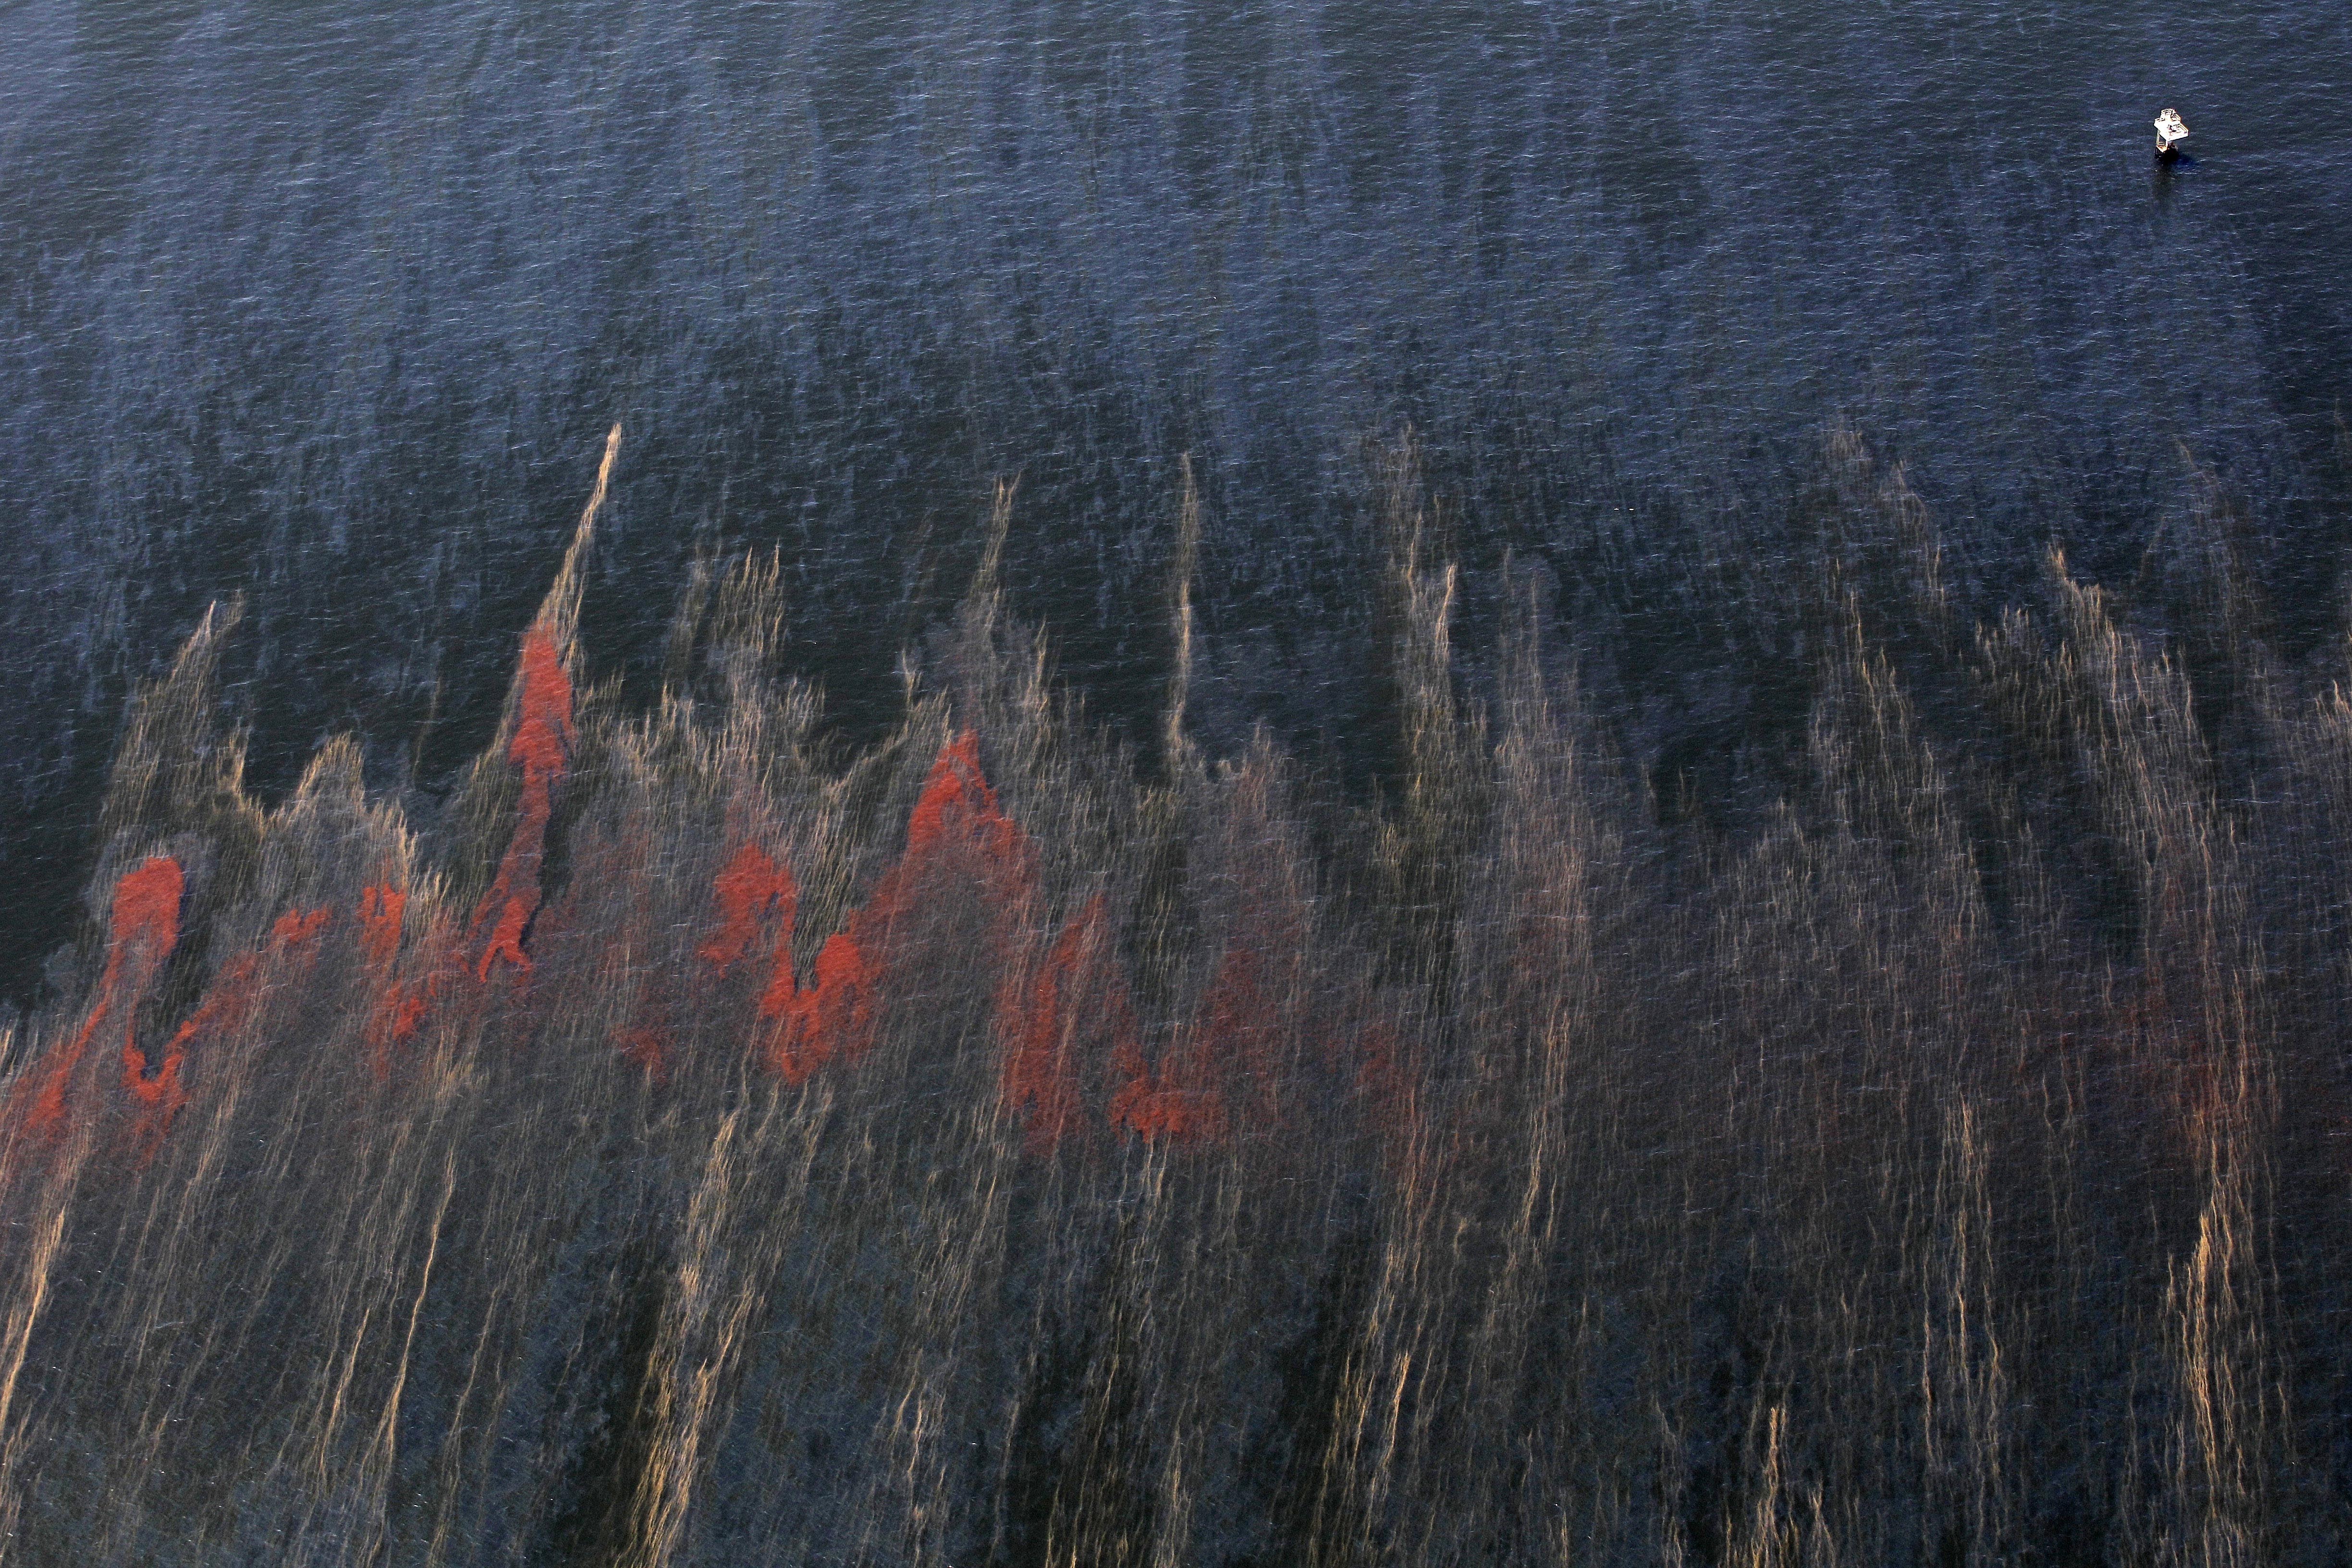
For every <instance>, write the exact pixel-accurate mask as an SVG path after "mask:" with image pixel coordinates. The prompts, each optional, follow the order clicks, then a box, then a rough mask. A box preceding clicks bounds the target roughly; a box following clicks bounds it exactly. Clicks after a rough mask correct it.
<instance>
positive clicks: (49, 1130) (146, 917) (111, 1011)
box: [25, 855, 187, 1135]
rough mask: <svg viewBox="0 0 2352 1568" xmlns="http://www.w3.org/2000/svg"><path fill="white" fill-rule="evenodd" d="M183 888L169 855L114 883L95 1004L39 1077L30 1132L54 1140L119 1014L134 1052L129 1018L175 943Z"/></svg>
mask: <svg viewBox="0 0 2352 1568" xmlns="http://www.w3.org/2000/svg"><path fill="white" fill-rule="evenodd" d="M186 885H187V883H186V879H185V878H184V876H183V875H182V874H181V871H180V863H179V862H178V861H177V860H174V859H173V858H172V857H170V856H169V855H151V856H149V857H148V858H146V859H144V860H142V861H141V862H140V863H139V864H138V865H137V866H136V867H134V868H131V870H129V871H126V872H124V873H123V874H122V876H121V878H120V879H117V881H116V882H115V884H114V903H113V908H112V910H111V912H110V916H109V919H108V921H107V933H106V973H105V974H104V975H103V976H102V977H100V980H99V983H98V1000H97V1001H96V1002H95V1003H93V1004H92V1005H91V1006H90V1010H89V1017H87V1018H85V1019H84V1020H83V1021H82V1026H81V1028H80V1030H79V1032H78V1033H77V1034H76V1035H75V1036H74V1038H73V1043H72V1044H71V1045H69V1046H68V1047H66V1048H65V1049H64V1050H62V1051H59V1052H58V1053H56V1056H55V1058H54V1059H53V1060H52V1061H51V1062H50V1064H49V1066H48V1068H47V1071H45V1072H44V1073H43V1074H42V1076H41V1079H40V1089H38V1090H37V1092H36V1093H35V1094H34V1096H33V1103H32V1107H31V1109H30V1110H28V1111H27V1112H26V1117H25V1121H26V1125H27V1126H28V1127H29V1128H31V1129H32V1130H33V1131H36V1132H39V1133H43V1134H47V1135H53V1134H55V1133H56V1132H57V1131H58V1130H59V1129H60V1128H61V1127H63V1125H64V1124H65V1114H66V1089H67V1087H68V1085H69V1084H70V1083H71V1081H72V1079H73V1076H74V1073H75V1071H76V1069H78V1068H79V1067H80V1066H81V1061H82V1058H83V1055H84V1054H85V1053H86V1052H87V1051H88V1050H89V1043H90V1041H91V1040H92V1039H93V1038H94V1037H96V1036H97V1034H98V1031H99V1029H100V1027H101V1026H104V1025H105V1024H106V1022H107V1021H108V1020H109V1019H110V1018H111V1017H113V1016H115V1015H117V1014H118V1013H119V1014H121V1015H122V1019H123V1024H122V1046H123V1050H124V1051H125V1052H126V1053H128V1054H135V1053H136V1051H137V1047H136V1045H135V1044H134V1043H133V1042H132V1040H131V1013H132V1012H133V1011H134V1010H135V1009H136V1007H137V1006H138V1004H139V1000H140V998H141V997H142V995H144V994H145V993H146V990H147V987H148V985H149V984H151V983H152V981H153V979H154V977H155V972H156V971H157V970H158V969H161V968H162V967H163V961H164V960H165V959H167V958H169V957H170V956H171V953H172V949H173V947H174V946H175V945H177V943H178V942H179V940H180V896H181V894H182V893H183V892H184V890H185V889H186Z"/></svg>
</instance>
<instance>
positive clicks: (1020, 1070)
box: [996, 893, 1139, 1154]
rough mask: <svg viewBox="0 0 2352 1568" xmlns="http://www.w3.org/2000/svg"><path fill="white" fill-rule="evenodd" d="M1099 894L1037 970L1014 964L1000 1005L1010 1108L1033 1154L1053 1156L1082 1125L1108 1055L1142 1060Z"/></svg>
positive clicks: (1005, 1093)
mask: <svg viewBox="0 0 2352 1568" xmlns="http://www.w3.org/2000/svg"><path fill="white" fill-rule="evenodd" d="M1111 934H1112V933H1111V925H1110V916H1109V906H1108V900H1105V899H1104V897H1103V895H1102V894H1100V893H1097V894H1096V895H1095V896H1094V897H1093V898H1091V899H1089V900H1087V906H1086V908H1085V909H1084V910H1080V911H1079V912H1078V913H1077V914H1076V916H1074V917H1073V918H1072V919H1071V920H1070V921H1069V922H1068V923H1067V924H1066V925H1064V926H1063V928H1062V930H1061V932H1060V934H1059V935H1058V936H1056V937H1055V940H1054V945H1053V947H1052V948H1051V950H1049V951H1048V952H1047V953H1046V954H1045V962H1044V963H1042V964H1039V965H1038V966H1037V967H1036V969H1035V971H1034V973H1024V972H1022V971H1020V970H1010V971H1008V973H1007V977H1006V981H1005V984H1004V986H1003V989H1002V990H1001V991H1000V993H999V994H998V997H997V1003H996V1018H997V1029H998V1032H999V1035H1000V1037H1002V1040H1003V1050H1004V1068H1003V1079H1002V1088H1003V1096H1004V1104H1005V1108H1006V1109H1007V1110H1010V1111H1011V1112H1013V1114H1014V1115H1015V1116H1018V1117H1020V1118H1021V1119H1022V1135H1023V1138H1024V1141H1025V1142H1026V1143H1027V1144H1028V1146H1029V1148H1030V1150H1031V1152H1034V1153H1039V1154H1050V1153H1052V1152H1054V1151H1055V1149H1057V1148H1059V1147H1060V1146H1061V1144H1062V1142H1064V1141H1065V1140H1066V1139H1067V1138H1069V1137H1070V1136H1071V1135H1073V1134H1074V1133H1076V1131H1078V1130H1079V1128H1080V1127H1081V1126H1082V1125H1083V1120H1082V1119H1083V1114H1084V1102H1085V1098H1086V1086H1087V1078H1088V1075H1089V1072H1090V1071H1096V1070H1099V1068H1098V1067H1097V1066H1095V1064H1096V1062H1097V1061H1099V1060H1100V1059H1101V1058H1104V1057H1108V1058H1114V1059H1117V1058H1138V1057H1139V1048H1138V1047H1137V1044H1136V1031H1135V1015H1134V1010H1133V1008H1132V1006H1131V1005H1129V1001H1128V993H1127V980H1126V976H1125V974H1124V973H1122V972H1121V970H1120V968H1119V963H1118V954H1117V952H1114V951H1113V949H1112V943H1111Z"/></svg>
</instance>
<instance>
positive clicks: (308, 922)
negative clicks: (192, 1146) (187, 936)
mask: <svg viewBox="0 0 2352 1568" xmlns="http://www.w3.org/2000/svg"><path fill="white" fill-rule="evenodd" d="M331 917H332V911H331V910H323V909H319V910H288V911H287V912H286V913H284V914H282V915H280V916H278V919H277V920H276V921H274V922H273V923H272V924H271V926H270V928H269V936H268V940H267V941H265V942H263V944H262V945H261V946H260V947H258V948H254V949H249V950H248V951H247V952H240V953H238V954H237V955H236V957H235V958H233V959H231V960H229V962H228V963H227V965H226V967H224V968H223V969H222V971H221V973H220V975H219V978H217V979H215V981H214V982H213V984H212V988H211V989H210V990H208V991H206V992H205V996H204V1000H202V1001H201V1002H199V1003H197V1004H196V1010H195V1011H194V1012H193V1013H191V1014H189V1015H188V1016H187V1017H186V1018H185V1019H184V1020H183V1021H182V1022H181V1025H180V1026H179V1028H177V1029H176V1030H174V1031H173V1034H172V1038H171V1040H170V1042H169V1043H167V1044H166V1045H165V1046H164V1047H163V1065H162V1066H161V1067H160V1068H157V1070H156V1071H155V1073H154V1075H153V1076H152V1077H150V1076H149V1074H148V1071H147V1067H148V1063H147V1054H146V1053H145V1052H144V1051H142V1050H141V1049H140V1048H139V1047H138V1045H137V1044H136V1042H134V1041H133V1040H132V1039H131V1035H130V1032H129V1031H128V1030H125V1031H124V1033H123V1037H122V1087H123V1088H124V1089H126V1090H128V1091H129V1092H130V1094H131V1098H132V1099H134V1100H138V1101H139V1102H140V1104H141V1106H142V1110H141V1111H140V1113H139V1119H138V1123H137V1125H136V1127H135V1128H134V1129H133V1131H132V1134H131V1139H132V1142H133V1143H134V1145H135V1146H136V1147H137V1148H138V1150H139V1151H140V1154H141V1158H142V1162H143V1161H144V1160H145V1159H147V1158H148V1157H151V1156H152V1154H153V1153H154V1152H155V1149H156V1147H157V1145H159V1144H160V1143H161V1142H163V1136H164V1134H165V1133H167V1132H169V1131H171V1130H172V1119H173V1117H175V1116H177V1115H178V1114H179V1112H180V1110H181V1108H182V1107H184V1106H185V1105H186V1104H187V1102H188V1089H187V1084H186V1081H185V1078H184V1068H185V1067H186V1064H187V1059H188V1048H189V1047H191V1046H193V1045H194V1044H196V1043H197V1042H198V1041H200V1040H203V1039H205V1038H206V1037H212V1038H219V1037H226V1036H230V1035H235V1034H236V1033H237V1032H239V1031H241V1030H243V1029H244V1028H246V1027H247V1026H248V1025H249V1024H250V1023H251V1022H252V1021H253V1016H254V1014H255V1013H256V1012H257V1011H258V1010H259V1008H260V1005H261V1002H262V997H263V994H264V989H265V987H264V985H263V976H264V973H265V971H266V969H267V968H268V964H269V963H270V961H271V960H273V959H280V958H283V957H285V956H286V955H288V954H289V953H297V952H299V953H304V954H315V952H316V951H317V942H318V938H319V935H320V932H322V931H325V930H326V929H327V925H328V922H329V921H330V920H331Z"/></svg>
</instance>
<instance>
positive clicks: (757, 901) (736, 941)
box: [695, 843, 800, 974]
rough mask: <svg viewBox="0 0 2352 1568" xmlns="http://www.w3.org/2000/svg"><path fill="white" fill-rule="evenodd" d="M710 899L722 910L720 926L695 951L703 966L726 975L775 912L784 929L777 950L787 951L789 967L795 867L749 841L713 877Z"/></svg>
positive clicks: (795, 908) (796, 902) (797, 893)
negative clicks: (705, 965)
mask: <svg viewBox="0 0 2352 1568" xmlns="http://www.w3.org/2000/svg"><path fill="white" fill-rule="evenodd" d="M710 897H711V900H712V901H713V902H714V903H716V904H717V905H718V906H719V929H718V931H715V932H713V933H712V934H711V937H710V940H709V941H708V942H704V943H703V944H702V945H701V946H700V947H699V948H697V949H696V950H695V951H696V952H697V954H698V956H699V957H700V958H701V960H702V962H703V963H707V964H709V965H710V966H711V967H712V968H714V969H716V970H718V971H719V973H722V974H724V973H726V972H727V971H728V970H729V969H730V967H732V966H733V965H734V964H735V963H737V962H738V961H739V960H740V959H741V958H742V957H743V956H744V955H745V954H746V953H748V952H751V944H752V943H753V942H756V941H757V940H758V939H759V935H760V928H761V922H762V921H764V920H765V919H766V918H767V917H768V915H769V914H770V913H771V912H773V913H774V914H775V915H776V917H777V922H778V924H779V926H780V927H781V928H782V929H781V931H780V934H779V936H778V938H777V946H778V949H779V951H782V952H786V953H787V960H786V962H787V963H789V962H790V959H789V950H790V949H791V946H792V941H793V916H794V914H795V913H797V911H798V908H799V904H800V889H799V887H798V886H797V885H796V884H795V883H794V882H793V872H792V868H791V867H789V866H785V865H781V864H779V863H778V862H777V861H776V860H775V858H773V857H772V856H770V855H769V853H768V852H767V851H766V850H765V849H762V848H761V847H760V846H758V845H757V844H751V843H746V844H745V845H744V846H743V847H741V848H740V849H738V850H736V851H735V855H734V858H732V859H730V860H729V861H728V862H727V866H726V868H725V869H724V870H722V871H720V872H719V875H718V876H717V877H716V878H715V879H712V881H711V884H710Z"/></svg>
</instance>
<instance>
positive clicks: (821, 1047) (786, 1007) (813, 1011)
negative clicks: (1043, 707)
mask: <svg viewBox="0 0 2352 1568" xmlns="http://www.w3.org/2000/svg"><path fill="white" fill-rule="evenodd" d="M1036 863H1037V855H1036V849H1035V847H1034V845H1032V844H1031V843H1030V841H1029V837H1028V835H1027V834H1025V833H1024V832H1023V831H1022V829H1021V826H1020V825H1019V824H1018V823H1015V822H1013V820H1012V819H1011V818H1010V817H1008V816H1005V815H1004V812H1003V807H1002V806H1001V805H999V804H998V802H997V798H996V791H995V790H994V789H993V788H992V787H991V785H990V784H989V782H988V779H987V776H986V775H985V774H984V773H982V771H981V766H980V737H979V735H978V734H977V733H976V732H974V731H964V732H963V733H962V734H961V735H960V736H957V737H956V738H955V739H953V740H950V741H949V742H947V743H946V744H945V745H943V746H941V747H940V752H939V755H938V756H937V757H936V758H935V759H933V761H932V763H931V770H930V773H929V775H927V776H926V778H925V779H924V781H923V789H922V793H921V794H920V795H919V796H918V797H917V798H916V801H915V808H914V811H913V812H912V813H911V814H910V816H908V822H907V847H906V850H905V852H904V853H903V854H901V855H900V856H899V858H898V861H897V863H896V864H894V865H893V866H892V867H891V868H889V870H887V871H886V872H885V873H883V876H882V879H881V880H880V881H879V882H877V884H876V885H875V889H874V892H873V894H872V896H871V897H869V898H868V899H867V900H866V903H865V904H864V905H863V906H862V907H861V908H859V909H858V910H856V912H855V913H853V914H852V915H851V916H850V917H849V920H848V921H847V924H846V926H845V929H844V930H841V931H835V932H834V933H833V934H832V935H831V936H829V937H827V938H825V941H824V946H823V947H822V948H820V949H819V950H818V952H817V958H816V973H815V976H814V983H813V984H810V985H808V986H806V987H803V986H802V985H801V984H799V981H798V977H797V976H796V975H795V973H794V972H793V952H792V946H791V943H790V942H788V941H785V942H779V943H778V944H777V948H776V958H775V966H774V969H773V970H772V973H770V976H769V979H768V984H767V986H766V988H765V990H764V991H763V992H762V993H761V997H760V1017H761V1022H762V1024H763V1025H764V1026H767V1027H766V1029H765V1044H764V1050H763V1053H762V1054H763V1055H764V1057H765V1058H766V1060H767V1063H768V1065H769V1067H770V1068H772V1069H773V1070H774V1071H775V1072H777V1073H778V1074H779V1075H781V1076H782V1078H783V1079H784V1080H785V1081H786V1082H787V1083H793V1084H799V1083H803V1082H805V1081H807V1079H808V1077H809V1075H810V1074H812V1073H814V1072H815V1071H816V1070H817V1069H818V1068H821V1067H824V1065H825V1064H826V1063H828V1062H835V1061H839V1062H844V1063H847V1062H854V1061H856V1059H857V1058H859V1057H861V1056H863V1055H864V1054H865V1053H866V1050H867V1049H869V1048H870V1047H872V1045H873V1043H874V1034H875V1028H876V1021H877V1013H878V998H879V993H880V990H881V986H882V981H883V976H884V975H885V973H887V971H888V969H889V966H890V964H891V963H892V961H893V959H894V958H896V957H897V956H898V952H899V948H900V946H901V942H900V937H901V934H902V930H903V926H904V924H905V922H906V921H908V919H909V918H910V917H911V916H912V915H913V913H914V912H915V911H916V910H917V909H918V908H919V907H920V906H922V905H924V904H926V903H928V902H929V900H932V899H934V898H936V897H937V896H939V895H940V892H941V889H942V888H943V887H944V886H946V885H948V884H949V883H950V882H954V881H961V882H962V883H964V884H965V885H966V886H976V887H977V889H979V891H980V893H981V895H982V898H983V899H984V900H985V901H986V903H987V906H988V908H989V909H990V910H991V911H992V921H993V927H994V934H993V936H992V941H993V942H994V943H995V945H996V947H997V950H998V958H999V960H1000V962H1006V961H1009V957H1010V946H1011V944H1010V941H1009V938H1008V934H1007V933H1008V932H1009V931H1011V930H1012V929H1013V925H1014V922H1015V921H1016V919H1017V915H1018V911H1019V910H1022V909H1024V908H1025V907H1026V905H1027V903H1028V901H1029V900H1030V899H1031V897H1032V896H1033V895H1034V890H1035V888H1036V880H1037V871H1036ZM787 874H788V873H787Z"/></svg>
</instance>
